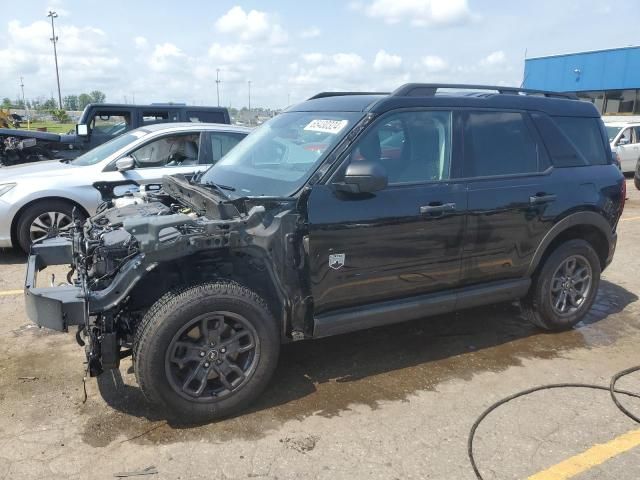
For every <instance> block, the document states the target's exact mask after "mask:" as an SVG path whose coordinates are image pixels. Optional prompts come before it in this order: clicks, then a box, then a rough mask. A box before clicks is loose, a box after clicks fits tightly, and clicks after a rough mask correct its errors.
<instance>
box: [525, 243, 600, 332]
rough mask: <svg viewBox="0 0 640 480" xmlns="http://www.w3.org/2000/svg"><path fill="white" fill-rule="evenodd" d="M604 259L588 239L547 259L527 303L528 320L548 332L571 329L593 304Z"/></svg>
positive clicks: (573, 244) (567, 245)
mask: <svg viewBox="0 0 640 480" xmlns="http://www.w3.org/2000/svg"><path fill="white" fill-rule="evenodd" d="M599 284H600V259H599V258H598V255H597V254H596V252H595V251H594V249H593V248H592V247H591V245H590V244H589V243H588V242H586V241H585V240H570V241H568V242H566V243H563V244H562V245H560V246H559V247H558V248H557V249H556V250H554V251H553V253H551V255H550V256H549V257H548V258H547V260H546V261H545V263H544V265H542V268H541V269H540V271H539V272H538V274H537V275H535V276H534V278H533V284H532V287H531V290H530V291H529V294H528V296H527V297H526V298H525V299H524V301H523V307H524V308H523V309H524V313H525V315H526V317H527V318H528V319H529V320H530V321H531V322H532V323H533V324H535V325H537V326H538V327H540V328H543V329H545V330H554V331H560V330H568V329H570V328H572V327H573V326H574V325H575V324H577V323H578V322H579V321H580V320H582V318H583V317H584V316H585V314H586V313H587V312H588V311H589V309H590V308H591V305H593V302H594V300H595V298H596V294H597V290H598V285H599Z"/></svg>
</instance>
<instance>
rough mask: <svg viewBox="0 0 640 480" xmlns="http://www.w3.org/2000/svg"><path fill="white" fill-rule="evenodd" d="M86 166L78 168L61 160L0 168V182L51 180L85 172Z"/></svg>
mask: <svg viewBox="0 0 640 480" xmlns="http://www.w3.org/2000/svg"><path fill="white" fill-rule="evenodd" d="M86 168H87V167H85V166H76V165H72V164H70V163H65V162H61V161H59V160H48V161H45V162H33V163H27V164H25V165H14V166H11V167H2V168H0V182H2V183H4V182H9V181H17V180H22V179H29V178H33V177H38V178H51V177H60V176H66V175H74V174H75V173H79V172H81V171H83V170H85V169H86Z"/></svg>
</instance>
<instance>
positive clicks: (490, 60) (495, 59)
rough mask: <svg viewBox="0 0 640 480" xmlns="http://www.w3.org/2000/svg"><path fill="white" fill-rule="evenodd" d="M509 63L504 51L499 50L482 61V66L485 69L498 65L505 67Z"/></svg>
mask: <svg viewBox="0 0 640 480" xmlns="http://www.w3.org/2000/svg"><path fill="white" fill-rule="evenodd" d="M506 61H507V56H506V55H505V54H504V52H503V51H502V50H497V51H495V52H492V53H490V54H489V55H487V56H486V57H485V58H483V59H482V60H481V61H480V64H481V65H483V66H485V67H493V66H497V65H503V64H504V63H505V62H506Z"/></svg>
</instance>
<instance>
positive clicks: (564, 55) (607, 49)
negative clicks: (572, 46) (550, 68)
mask: <svg viewBox="0 0 640 480" xmlns="http://www.w3.org/2000/svg"><path fill="white" fill-rule="evenodd" d="M637 48H640V45H628V46H626V47H614V48H603V49H600V50H585V51H583V52H568V53H556V54H553V55H542V56H539V57H529V58H525V62H527V61H529V60H540V59H544V58H558V57H569V56H573V55H585V54H591V53H606V52H618V51H622V50H633V49H637Z"/></svg>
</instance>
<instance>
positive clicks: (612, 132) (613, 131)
mask: <svg viewBox="0 0 640 480" xmlns="http://www.w3.org/2000/svg"><path fill="white" fill-rule="evenodd" d="M606 127H607V137H609V142H613V140H614V139H615V138H616V135H618V132H619V131H620V130H622V127H613V126H609V125H606Z"/></svg>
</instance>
